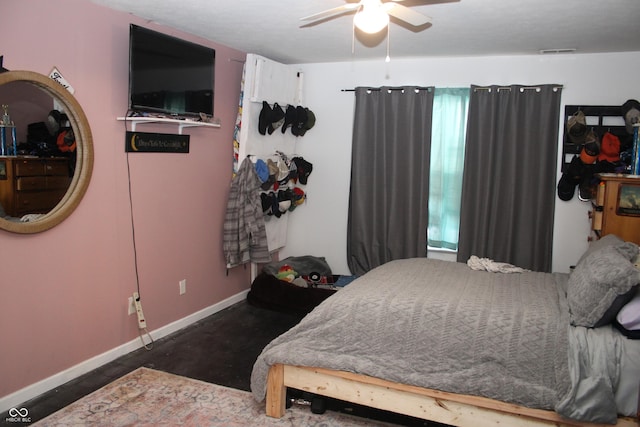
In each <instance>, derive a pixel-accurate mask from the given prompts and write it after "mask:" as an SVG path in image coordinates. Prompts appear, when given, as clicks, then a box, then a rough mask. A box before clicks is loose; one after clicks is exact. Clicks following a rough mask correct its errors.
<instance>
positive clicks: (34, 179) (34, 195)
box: [0, 156, 72, 217]
mask: <svg viewBox="0 0 640 427" xmlns="http://www.w3.org/2000/svg"><path fill="white" fill-rule="evenodd" d="M71 179H72V177H71V176H70V173H69V159H67V158H63V157H52V158H38V157H21V156H18V157H10V156H8V157H0V203H1V204H2V207H3V208H4V210H5V212H6V213H7V214H8V215H11V216H15V217H21V216H22V215H25V214H32V213H47V212H49V211H50V210H51V209H53V208H54V207H55V206H56V205H57V204H58V202H59V201H60V200H61V199H62V197H63V196H64V195H65V193H66V192H67V189H68V188H69V184H70V183H71Z"/></svg>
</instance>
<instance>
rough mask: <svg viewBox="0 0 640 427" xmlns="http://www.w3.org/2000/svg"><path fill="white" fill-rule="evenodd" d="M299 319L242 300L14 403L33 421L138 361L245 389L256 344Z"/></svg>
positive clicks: (394, 419)
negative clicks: (144, 345)
mask: <svg viewBox="0 0 640 427" xmlns="http://www.w3.org/2000/svg"><path fill="white" fill-rule="evenodd" d="M300 319H301V318H300V317H298V316H294V315H291V314H285V313H280V312H275V311H271V310H267V309H263V308H257V307H253V306H251V305H249V304H248V303H247V302H246V301H243V302H240V303H237V304H235V305H233V306H231V307H229V308H227V309H225V310H222V311H220V312H218V313H215V314H213V315H211V316H209V317H207V318H205V319H203V320H201V321H199V322H196V323H194V324H193V325H190V326H188V327H187V328H184V329H182V330H180V331H177V332H175V333H173V334H171V335H169V336H167V337H164V338H162V339H159V340H156V341H155V342H154V345H153V348H152V349H151V350H146V349H144V348H141V349H138V350H136V351H134V352H131V353H129V354H127V355H125V356H122V357H120V358H118V359H116V360H114V361H113V362H110V363H108V364H106V365H104V366H102V367H100V368H98V369H96V370H94V371H92V372H89V373H87V374H85V375H82V376H81V377H78V378H76V379H73V380H71V381H69V382H68V383H66V384H63V385H61V386H59V387H56V388H55V389H53V390H50V391H48V392H46V393H44V394H42V395H40V396H38V397H36V398H34V399H32V400H29V401H28V402H24V403H23V404H21V405H18V407H19V408H27V409H28V410H29V417H30V419H31V421H32V422H36V421H38V420H41V419H43V418H44V417H46V416H47V415H49V414H52V413H53V412H55V411H57V410H59V409H61V408H63V407H65V406H67V405H69V404H70V403H72V402H74V401H76V400H78V399H80V398H82V397H83V396H86V395H87V394H89V393H91V392H93V391H95V390H97V389H99V388H101V387H103V386H105V385H107V384H109V383H110V382H112V381H114V380H115V379H117V378H119V377H121V376H123V375H125V374H127V373H129V372H131V371H133V370H135V369H137V368H139V367H141V366H144V367H148V368H153V369H157V370H160V371H165V372H170V373H173V374H177V375H182V376H185V377H189V378H195V379H198V380H202V381H206V382H210V383H214V384H220V385H224V386H227V387H232V388H236V389H239V390H246V391H249V390H250V376H251V370H252V368H253V363H254V362H255V360H256V358H257V357H258V355H259V354H260V352H261V351H262V349H263V348H264V347H265V346H266V345H267V344H268V343H269V342H270V341H271V340H272V339H274V338H275V337H277V336H278V335H280V334H282V333H283V332H285V331H287V330H288V329H290V328H291V327H292V326H294V325H296V324H297V323H298V322H299V321H300ZM294 393H296V392H295V391H294ZM296 397H301V398H304V397H305V396H300V395H296ZM327 408H328V410H334V411H341V412H348V413H351V414H353V415H358V416H362V417H366V418H371V419H377V420H383V421H387V422H391V423H395V424H398V425H406V426H429V425H436V424H433V423H432V424H429V423H428V422H425V421H422V420H417V419H414V418H410V417H404V416H399V415H395V414H390V413H387V412H384V411H376V410H371V409H368V408H363V407H356V406H354V405H351V404H347V403H345V402H339V401H329V402H327ZM8 418H9V415H8V412H5V413H4V414H0V423H2V425H11V426H18V425H24V424H20V423H16V422H7V419H8Z"/></svg>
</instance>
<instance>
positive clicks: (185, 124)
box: [117, 117, 221, 135]
mask: <svg viewBox="0 0 640 427" xmlns="http://www.w3.org/2000/svg"><path fill="white" fill-rule="evenodd" d="M117 120H119V121H126V122H131V130H132V131H133V132H135V131H136V125H138V124H144V123H165V124H174V125H177V126H178V133H179V134H180V135H182V129H184V128H190V127H213V128H219V127H220V126H221V125H220V119H218V118H216V117H214V118H213V119H212V121H211V122H197V121H195V120H188V119H169V118H164V117H118V118H117Z"/></svg>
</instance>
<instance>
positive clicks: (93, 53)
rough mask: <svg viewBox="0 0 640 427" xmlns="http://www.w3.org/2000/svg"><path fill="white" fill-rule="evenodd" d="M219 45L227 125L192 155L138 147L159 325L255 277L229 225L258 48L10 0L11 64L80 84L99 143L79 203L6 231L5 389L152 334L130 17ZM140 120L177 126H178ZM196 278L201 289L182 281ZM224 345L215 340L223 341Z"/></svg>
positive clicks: (43, 0)
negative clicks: (130, 120) (140, 318)
mask: <svg viewBox="0 0 640 427" xmlns="http://www.w3.org/2000/svg"><path fill="white" fill-rule="evenodd" d="M131 22H133V23H136V24H139V25H143V26H146V27H149V28H152V29H155V30H158V31H162V32H165V33H169V34H172V35H176V36H179V37H181V38H184V39H187V40H191V41H195V42H198V43H201V44H205V45H209V46H212V47H214V48H216V88H215V113H216V116H217V117H219V118H220V119H221V121H222V127H221V128H220V129H214V128H192V129H188V130H186V131H185V133H189V134H190V135H191V147H190V153H189V154H140V153H138V154H131V155H130V157H129V161H130V168H131V179H132V184H131V186H132V193H133V206H134V216H135V227H136V228H135V231H136V238H137V254H138V266H139V277H140V288H141V296H142V301H143V307H144V311H145V314H146V317H147V323H148V328H149V330H154V329H157V328H159V327H162V326H164V325H167V324H169V323H171V322H173V321H175V320H178V319H181V318H183V317H185V316H188V315H189V314H192V313H194V312H197V311H199V310H201V309H203V308H205V307H208V306H211V305H212V304H215V303H217V302H219V301H221V300H223V299H225V298H228V297H230V296H232V295H235V294H237V293H239V292H241V291H243V290H246V289H247V288H248V287H249V277H248V272H247V271H246V270H244V269H242V268H238V269H235V271H232V272H231V273H230V274H229V275H228V276H226V275H225V263H224V259H223V255H222V225H223V217H224V211H225V207H226V198H227V192H228V186H229V181H230V174H231V159H232V145H231V141H232V137H233V127H234V123H235V119H236V113H237V105H238V99H239V92H240V81H241V76H242V62H241V61H242V60H244V58H245V53H243V52H239V51H235V50H232V49H229V48H226V47H224V46H220V45H217V44H214V43H211V42H207V41H205V40H202V39H199V38H196V37H193V36H190V35H188V34H184V33H180V32H178V31H175V30H172V29H170V28H167V27H162V26H160V25H156V24H151V23H147V22H145V21H143V20H141V19H138V18H136V17H134V16H132V15H129V14H125V13H120V12H116V11H112V10H109V9H106V8H104V7H102V6H98V5H95V4H93V3H91V2H90V1H87V0H59V1H55V2H52V1H50V0H4V1H2V6H1V7H0V40H2V49H3V50H2V51H1V52H0V54H2V55H4V66H5V67H6V68H8V69H10V70H31V71H36V72H39V73H42V74H48V73H49V72H50V71H51V69H52V68H53V67H54V66H56V67H57V68H58V69H59V70H60V71H61V73H62V74H63V76H64V77H65V78H66V79H67V80H68V81H69V83H70V84H71V85H72V86H73V87H74V88H75V97H76V99H77V100H78V101H79V103H80V105H82V107H83V109H84V112H85V114H86V116H87V117H88V120H89V123H90V126H91V131H92V134H93V143H94V150H95V164H94V169H93V175H92V179H91V183H90V185H89V189H88V191H87V193H86V196H85V197H84V199H83V200H82V202H81V203H80V205H79V206H78V208H77V210H76V211H75V212H74V213H73V214H72V215H71V217H69V218H68V219H67V220H65V221H64V222H63V223H62V224H60V225H59V226H57V227H55V228H53V229H51V230H49V231H45V232H43V233H39V234H35V235H19V234H12V233H8V232H5V231H2V230H0V260H1V261H0V289H1V291H2V306H1V308H0V336H1V337H2V345H1V350H0V398H1V397H2V396H6V395H8V394H11V393H12V392H15V391H17V390H20V389H22V388H24V387H26V386H28V385H30V384H33V383H35V382H38V381H40V380H43V379H45V378H48V377H50V376H52V375H54V374H56V373H58V372H61V371H63V370H65V369H67V368H70V367H72V366H74V365H76V364H78V363H81V362H83V361H85V360H87V359H89V358H91V357H94V356H96V355H99V354H102V353H104V352H106V351H109V350H112V349H114V348H116V347H118V346H120V345H122V344H124V343H127V342H129V341H131V340H134V339H136V337H137V336H138V331H137V324H136V319H135V316H128V315H127V298H128V297H129V296H130V295H131V294H132V293H133V291H135V290H136V275H135V269H134V257H133V246H132V229H131V219H130V214H129V199H128V182H127V163H126V154H125V152H124V135H125V128H124V124H123V122H120V121H116V117H118V116H122V115H124V114H125V112H126V109H127V86H128V83H127V81H128V42H129V35H128V31H129V24H130V23H131ZM137 130H148V131H151V132H154V131H155V132H165V133H177V127H172V126H161V125H144V127H140V128H138V129H137ZM181 279H187V293H186V294H185V295H183V296H180V295H179V292H178V282H179V280H181ZM212 351H215V349H212Z"/></svg>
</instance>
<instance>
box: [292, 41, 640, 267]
mask: <svg viewBox="0 0 640 427" xmlns="http://www.w3.org/2000/svg"><path fill="white" fill-rule="evenodd" d="M392 53H393V52H392ZM355 59H357V56H356V58H355ZM299 67H300V68H301V69H302V71H303V72H304V73H305V82H304V93H303V97H304V99H305V106H308V107H309V108H311V110H313V111H314V113H315V115H316V118H317V120H316V125H315V127H314V128H313V129H311V130H310V131H308V132H307V134H306V135H305V136H304V137H301V138H300V141H299V142H298V145H297V151H298V153H299V154H301V155H302V156H304V157H305V159H307V160H308V161H310V162H312V163H313V165H314V168H313V172H312V174H311V176H310V178H309V181H308V184H307V193H308V199H307V203H306V205H304V206H302V207H300V208H298V209H296V210H295V211H294V212H293V213H292V214H291V217H290V218H289V231H288V240H287V246H286V248H285V249H284V250H283V251H282V252H281V254H280V256H281V257H286V256H293V255H305V254H310V255H315V256H323V257H325V258H326V259H327V261H328V262H329V264H330V265H331V268H332V270H333V273H334V274H349V268H348V266H347V261H346V229H347V209H348V200H349V173H350V162H351V136H352V123H353V108H354V95H353V93H352V92H342V91H341V89H349V88H354V87H356V86H382V85H391V86H399V85H432V86H437V87H465V86H469V85H471V84H477V85H490V84H499V85H509V84H525V85H534V84H547V83H550V84H560V85H563V86H564V89H563V93H562V107H561V108H562V111H564V106H565V105H574V104H583V105H622V103H624V102H625V101H626V100H627V99H630V98H633V99H640V85H639V84H638V80H637V77H635V76H636V75H637V72H638V71H637V70H640V52H632V53H624V54H593V55H591V54H590V55H577V54H569V55H553V56H541V55H535V56H509V57H465V58H435V59H421V58H415V59H392V61H391V62H390V63H385V62H384V59H383V58H380V60H375V61H361V62H360V61H354V62H347V63H322V64H302V65H300V66H299ZM562 123H563V120H561V124H560V127H559V129H558V144H559V150H558V151H559V156H558V161H557V164H558V171H559V164H560V163H559V161H560V160H559V159H560V153H561V151H562V149H561V145H560V144H561V141H562ZM559 177H560V175H559V172H558V176H557V177H556V182H557V180H558V179H559ZM588 207H589V205H588V203H585V202H580V201H579V200H578V198H577V197H574V199H573V200H571V201H569V202H563V201H561V200H560V199H558V198H557V197H556V204H555V230H554V245H553V271H562V272H567V271H568V269H569V266H570V265H573V264H575V263H576V261H577V260H578V258H579V257H580V255H581V254H582V252H583V251H584V250H585V249H586V247H587V236H588V234H589V222H588V217H587V212H588Z"/></svg>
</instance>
